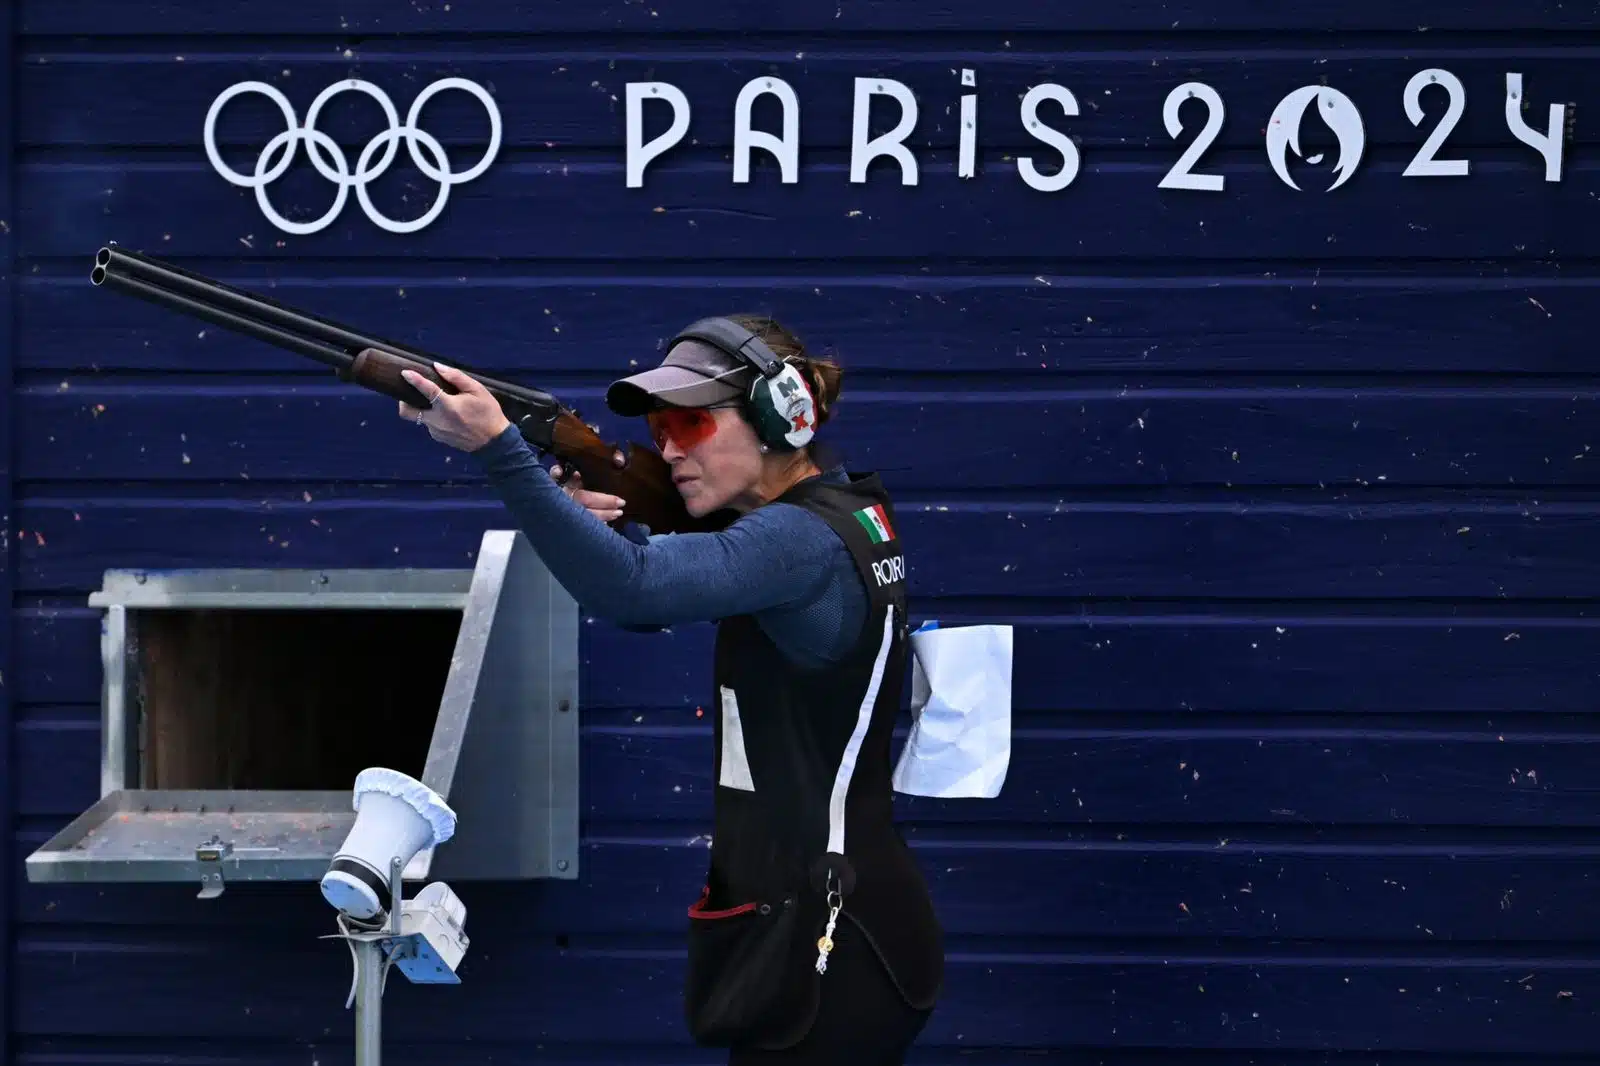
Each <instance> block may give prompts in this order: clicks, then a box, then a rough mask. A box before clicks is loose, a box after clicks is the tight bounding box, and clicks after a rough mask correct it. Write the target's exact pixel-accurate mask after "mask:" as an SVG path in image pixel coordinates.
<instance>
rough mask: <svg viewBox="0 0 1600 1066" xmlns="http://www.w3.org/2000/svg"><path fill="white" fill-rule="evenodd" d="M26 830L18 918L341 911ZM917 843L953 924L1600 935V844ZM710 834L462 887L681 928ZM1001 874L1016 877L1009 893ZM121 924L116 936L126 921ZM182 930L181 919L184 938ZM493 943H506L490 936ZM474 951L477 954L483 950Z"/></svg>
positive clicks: (1061, 932)
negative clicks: (220, 889)
mask: <svg viewBox="0 0 1600 1066" xmlns="http://www.w3.org/2000/svg"><path fill="white" fill-rule="evenodd" d="M42 842H43V836H42V834H28V835H26V836H24V837H21V838H19V839H18V841H17V847H16V855H17V859H16V863H17V865H16V869H15V871H14V876H15V877H16V879H17V886H16V892H15V898H16V900H17V906H18V915H17V917H18V920H19V922H22V923H30V924H33V925H34V926H35V928H36V930H37V929H39V928H43V927H52V926H53V927H63V926H64V927H68V928H67V929H66V930H65V932H67V933H69V934H70V933H71V932H78V931H80V930H81V927H83V926H102V927H112V928H116V927H133V928H135V929H137V930H138V931H139V933H140V934H144V933H145V932H146V931H147V930H148V929H150V928H151V927H162V928H169V929H197V928H207V929H215V930H219V931H221V932H222V935H225V936H226V935H232V934H233V933H234V932H237V931H240V930H245V929H255V930H261V931H267V930H271V931H274V932H284V933H287V932H288V931H290V930H295V929H302V928H304V929H310V928H314V927H316V926H317V925H318V924H319V923H320V922H323V921H325V920H327V904H326V903H324V902H323V900H322V898H321V897H320V896H319V895H318V894H317V892H316V891H315V889H314V888H312V889H311V890H310V891H307V889H308V888H311V886H308V885H303V884H302V885H295V884H283V885H249V884H232V885H230V886H229V887H228V890H227V892H225V893H224V894H223V896H222V897H221V898H219V899H216V900H211V901H202V902H197V901H196V900H195V894H194V891H193V889H192V887H191V886H190V885H188V884H174V885H147V884H129V885H118V884H105V885H73V884H30V883H28V882H27V881H26V879H25V878H24V875H23V873H22V860H23V858H24V857H25V856H27V855H28V853H29V852H31V851H32V850H33V849H34V848H35V847H37V846H38V844H39V843H42ZM912 842H913V847H914V849H915V853H916V856H917V860H918V862H919V864H920V865H921V867H922V869H923V871H924V875H925V876H926V877H927V879H928V885H929V891H930V892H932V893H933V896H934V903H935V906H936V908H937V909H938V912H939V920H940V922H941V923H942V924H943V926H944V929H945V933H946V935H948V936H951V937H954V938H971V937H978V936H1014V937H1106V936H1123V937H1130V938H1133V937H1170V938H1176V939H1180V940H1188V939H1205V938H1212V937H1228V938H1249V939H1266V940H1278V939H1281V938H1305V939H1312V940H1315V939H1322V940H1337V939H1349V940H1358V941H1363V942H1375V941H1384V942H1388V943H1393V944H1395V945H1397V946H1398V945H1399V944H1402V943H1415V944H1424V943H1431V944H1443V943H1445V942H1447V941H1450V940H1455V939H1465V940H1470V941H1474V942H1491V941H1492V942H1522V943H1528V944H1531V943H1533V942H1541V943H1547V944H1548V943H1552V942H1557V943H1558V942H1570V941H1574V940H1583V939H1588V938H1593V937H1595V936H1597V935H1600V917H1597V916H1596V914H1595V913H1594V908H1593V907H1591V906H1589V905H1588V900H1589V898H1590V897H1591V896H1592V895H1593V892H1594V886H1595V883H1596V881H1597V880H1600V873H1596V872H1595V869H1594V865H1595V852H1594V848H1592V847H1581V846H1576V845H1572V846H1566V847H1553V846H1531V845H1514V846H1505V847H1483V846H1473V845H1465V844H1463V845H1458V846H1456V847H1455V848H1454V849H1451V848H1447V847H1443V846H1419V847H1409V846H1390V847H1383V846H1360V845H1357V846H1337V847H1334V846H1317V845H1306V846H1294V845H1275V844H1264V843H1260V842H1251V841H1248V840H1243V841H1236V840H1229V842H1228V844H1227V846H1226V847H1219V846H1218V845H1217V844H1215V843H1196V844H1174V843H1154V842H1149V841H1141V840H1138V839H1130V840H1127V841H1125V842H1123V843H1109V842H1103V841H1101V842H1096V841H1072V840H1060V841H1053V842H1050V843H1044V842H1040V843H1028V842H1023V841H1015V842H1009V843H1008V844H1007V845H1006V846H1004V847H999V846H994V845H992V844H989V843H987V842H984V841H982V840H981V839H980V840H978V841H976V842H973V843H966V844H962V843H939V842H929V841H923V840H920V839H919V838H918V836H917V835H915V834H913V837H912ZM705 864H706V849H705V845H704V841H703V840H701V841H698V842H693V841H687V840H685V839H678V840H672V841H646V840H623V839H610V838H607V839H599V840H595V839H590V840H589V841H587V842H586V843H585V845H584V849H583V854H582V857H581V858H580V860H579V877H578V879H577V880H576V881H570V882H567V881H562V882H556V881H550V882H528V883H517V884H509V885H508V884H480V883H477V882H463V883H458V884H456V885H455V888H456V890H457V892H458V893H459V894H460V895H461V897H462V899H463V900H464V901H465V902H466V904H467V922H468V926H467V932H468V935H469V936H470V935H472V934H473V932H474V929H475V928H476V929H491V930H493V931H494V938H495V941H494V942H495V943H501V944H504V943H513V942H514V943H521V944H540V943H541V942H544V943H548V942H550V941H551V940H553V938H554V937H556V936H563V935H566V936H605V935H622V934H642V933H655V934H663V935H675V934H677V933H679V932H681V930H682V928H683V924H684V909H685V908H686V907H687V906H688V905H689V903H690V902H692V900H693V898H694V897H695V896H696V895H697V894H698V892H699V886H700V884H701V882H702V881H703V879H704V875H705ZM997 884H1003V885H1006V886H1007V889H1006V891H1004V892H996V891H995V889H994V886H995V885H997ZM113 935H116V934H113ZM178 935H179V936H180V937H182V936H183V935H185V934H183V933H179V934H178ZM487 950H489V951H493V950H494V948H493V947H492V946H491V947H489V948H487ZM474 965H476V959H474Z"/></svg>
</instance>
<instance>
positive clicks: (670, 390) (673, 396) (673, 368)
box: [606, 340, 755, 417]
mask: <svg viewBox="0 0 1600 1066" xmlns="http://www.w3.org/2000/svg"><path fill="white" fill-rule="evenodd" d="M753 373H755V371H754V370H752V369H751V368H750V367H749V366H747V365H746V364H744V363H742V362H740V361H738V360H736V359H734V358H733V357H732V356H730V355H728V354H727V353H726V352H724V351H723V350H722V349H720V348H716V347H713V346H712V345H710V344H707V343H705V342H704V341H698V340H684V341H679V342H678V343H677V344H675V345H673V346H672V350H671V351H670V352H668V353H667V357H666V358H665V359H664V360H662V362H661V365H660V366H658V367H655V368H653V369H651V370H645V371H642V372H640V373H638V374H632V375H630V376H628V377H625V378H622V379H621V380H619V381H614V382H612V383H611V387H610V388H608V389H607V390H606V406H607V407H609V408H611V410H613V411H615V412H616V413H617V414H619V415H623V416H628V417H632V416H637V415H643V414H646V413H648V412H649V411H651V410H653V409H655V408H657V407H662V406H667V407H709V406H710V405H712V404H714V403H723V402H725V401H727V400H732V399H736V398H737V397H739V396H742V395H743V394H744V392H745V384H746V383H747V382H748V381H749V379H750V375H751V374H753Z"/></svg>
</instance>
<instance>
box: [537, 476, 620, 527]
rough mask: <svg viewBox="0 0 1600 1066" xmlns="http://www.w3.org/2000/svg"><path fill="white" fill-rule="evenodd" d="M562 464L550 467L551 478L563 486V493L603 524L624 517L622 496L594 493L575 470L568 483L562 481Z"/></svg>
mask: <svg viewBox="0 0 1600 1066" xmlns="http://www.w3.org/2000/svg"><path fill="white" fill-rule="evenodd" d="M561 473H562V471H561V464H560V463H555V464H552V465H551V467H550V476H551V477H553V478H555V479H556V483H557V484H559V485H560V486H561V491H562V492H564V493H566V494H567V495H568V496H571V497H572V498H573V499H574V500H576V501H578V503H580V504H582V505H583V508H584V510H586V511H588V512H589V513H590V514H592V515H594V516H595V517H596V518H598V519H600V521H602V522H615V521H616V520H617V519H619V518H621V517H622V507H623V504H624V502H625V501H624V500H623V499H622V497H621V496H612V495H610V494H608V493H604V492H594V491H592V490H590V489H586V488H584V487H583V475H582V474H580V473H578V471H576V470H574V471H573V472H572V476H571V477H570V478H568V479H567V480H566V481H562V480H561Z"/></svg>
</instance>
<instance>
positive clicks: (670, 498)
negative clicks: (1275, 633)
mask: <svg viewBox="0 0 1600 1066" xmlns="http://www.w3.org/2000/svg"><path fill="white" fill-rule="evenodd" d="M442 361H443V360H441V362H442ZM402 370H412V371H415V372H416V373H418V374H420V375H422V376H423V377H424V378H426V379H427V380H428V381H430V382H432V383H433V384H435V385H437V386H439V388H441V389H443V390H444V391H445V393H446V394H448V395H451V396H454V395H455V394H456V392H457V390H456V388H455V387H454V386H453V385H451V384H450V383H449V382H447V381H445V380H444V379H443V378H441V377H440V376H439V374H438V372H437V371H435V370H434V369H433V366H432V365H431V364H429V363H424V362H421V361H419V360H417V359H414V358H412V357H410V356H406V355H401V354H398V353H396V352H390V351H384V350H382V349H379V348H364V349H362V350H361V351H360V352H359V353H357V355H356V356H355V358H354V359H353V360H351V362H350V366H349V369H348V370H347V371H344V372H342V373H341V374H340V377H341V378H343V379H344V380H347V381H351V382H354V383H355V384H357V385H360V386H362V387H363V388H367V389H371V390H372V391H373V392H378V393H382V394H383V395H385V396H389V397H392V398H393V399H396V400H401V401H403V402H405V403H408V404H410V405H411V406H413V407H427V406H428V401H427V399H426V398H425V397H424V396H423V395H422V394H421V393H420V392H418V391H417V390H416V389H415V388H413V387H412V386H411V385H410V384H409V383H408V382H407V381H406V379H405V378H403V377H401V376H400V372H401V371H402ZM463 373H468V374H471V372H470V371H463ZM471 376H472V377H473V378H475V379H476V380H477V381H479V382H480V383H482V384H483V386H484V387H485V388H487V389H488V390H489V392H490V393H491V394H492V395H493V396H494V398H495V399H496V400H497V401H498V402H499V404H500V409H501V410H502V411H504V412H505V415H506V417H507V418H508V419H510V420H511V422H512V424H513V425H515V426H517V428H518V430H519V431H521V432H522V434H523V436H524V437H526V438H527V439H528V440H529V441H530V442H531V443H533V444H536V445H537V446H539V447H540V448H542V449H544V450H545V451H547V452H549V453H550V454H551V455H553V456H555V457H556V458H557V459H558V460H560V461H561V463H562V465H563V466H564V467H566V468H567V469H569V470H575V471H577V473H578V474H579V475H580V476H581V477H582V479H583V484H584V487H585V488H589V489H593V490H594V491H596V492H605V493H609V494H610V495H613V496H620V497H622V500H623V507H622V517H621V518H620V519H618V520H617V521H616V522H613V523H612V525H613V526H616V525H620V524H621V523H623V522H628V521H633V522H639V523H641V524H643V525H645V526H648V527H649V528H650V532H652V533H697V532H713V531H715V530H718V529H721V528H723V526H725V525H726V524H727V520H728V519H729V518H730V517H731V516H730V515H728V514H726V513H723V512H718V513H715V514H712V515H708V516H706V517H704V518H695V517H694V516H693V515H691V514H689V512H688V510H687V509H686V508H685V507H684V505H683V497H682V496H681V495H679V493H678V490H677V487H676V486H674V485H673V483H672V468H671V467H670V466H668V465H667V461H666V460H665V459H663V458H661V456H660V455H659V454H657V453H656V452H653V451H651V450H649V449H648V448H641V447H639V446H638V445H636V444H629V445H627V446H626V448H621V447H618V446H616V445H614V444H610V443H608V442H606V441H605V440H604V439H603V438H602V437H601V436H600V434H599V433H598V432H597V431H596V430H595V428H594V427H593V426H590V425H588V424H587V423H585V422H584V421H583V420H582V419H580V418H579V417H578V416H577V414H576V413H575V412H573V411H571V410H569V409H567V408H566V407H563V406H561V405H559V404H557V403H555V401H554V400H553V399H551V398H548V397H545V396H544V394H536V395H538V396H539V397H540V399H541V400H543V401H547V402H541V403H535V404H530V403H529V402H527V400H526V397H527V396H528V395H529V390H524V389H520V388H518V387H517V386H508V385H505V384H504V383H502V382H496V381H494V380H492V379H486V378H484V377H482V376H481V375H479V374H471ZM619 455H620V456H621V459H622V461H621V463H620V464H619V463H618V462H617V457H618V456H619Z"/></svg>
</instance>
